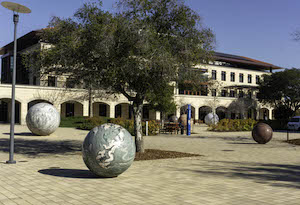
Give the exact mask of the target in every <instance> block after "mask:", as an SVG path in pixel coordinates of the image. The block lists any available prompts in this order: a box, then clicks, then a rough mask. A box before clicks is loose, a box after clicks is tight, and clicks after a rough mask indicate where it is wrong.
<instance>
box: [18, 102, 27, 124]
mask: <svg viewBox="0 0 300 205" xmlns="http://www.w3.org/2000/svg"><path fill="white" fill-rule="evenodd" d="M27 106H28V103H25V102H21V105H20V109H21V110H20V124H21V125H26V115H27V108H28V107H27Z"/></svg>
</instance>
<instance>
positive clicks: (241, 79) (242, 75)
mask: <svg viewBox="0 0 300 205" xmlns="http://www.w3.org/2000/svg"><path fill="white" fill-rule="evenodd" d="M243 82H244V74H243V73H240V83H243Z"/></svg>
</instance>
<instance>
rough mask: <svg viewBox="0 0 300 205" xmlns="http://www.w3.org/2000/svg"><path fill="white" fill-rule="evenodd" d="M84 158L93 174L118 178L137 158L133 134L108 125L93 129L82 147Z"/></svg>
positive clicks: (119, 127) (117, 126) (116, 126)
mask: <svg viewBox="0 0 300 205" xmlns="http://www.w3.org/2000/svg"><path fill="white" fill-rule="evenodd" d="M82 157H83V161H84V163H85V165H86V166H87V167H88V168H89V169H90V171H91V172H93V173H94V174H96V175H98V176H100V177H116V176H118V175H120V174H121V173H123V172H124V171H126V170H127V169H128V168H129V167H130V165H131V164H132V162H133V160H134V158H135V143H134V139H133V137H132V136H131V134H130V133H129V132H128V131H127V130H126V129H125V128H123V127H121V126H120V125H115V124H111V123H106V124H103V125H101V126H98V127H95V128H94V129H92V130H91V131H90V132H89V133H88V135H87V136H86V137H85V139H84V142H83V145H82Z"/></svg>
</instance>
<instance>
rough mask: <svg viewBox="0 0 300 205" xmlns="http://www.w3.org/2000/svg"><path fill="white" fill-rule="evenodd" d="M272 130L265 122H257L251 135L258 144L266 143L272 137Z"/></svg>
mask: <svg viewBox="0 0 300 205" xmlns="http://www.w3.org/2000/svg"><path fill="white" fill-rule="evenodd" d="M272 136H273V130H272V128H271V127H270V126H269V125H267V124H265V123H258V124H257V125H255V126H254V128H253V130H252V137H253V139H254V140H255V141H256V142H257V143H258V144H266V143H267V142H269V141H270V140H271V139H272Z"/></svg>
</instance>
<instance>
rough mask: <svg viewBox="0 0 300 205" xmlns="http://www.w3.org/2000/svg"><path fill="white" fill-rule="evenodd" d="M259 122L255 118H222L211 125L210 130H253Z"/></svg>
mask: <svg viewBox="0 0 300 205" xmlns="http://www.w3.org/2000/svg"><path fill="white" fill-rule="evenodd" d="M256 124H257V121H255V120H253V119H245V120H241V119H234V120H231V119H222V120H220V122H219V123H218V124H217V125H211V126H210V127H209V130H211V131H219V132H234V131H251V130H252V129H253V127H254V126H255V125H256Z"/></svg>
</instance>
